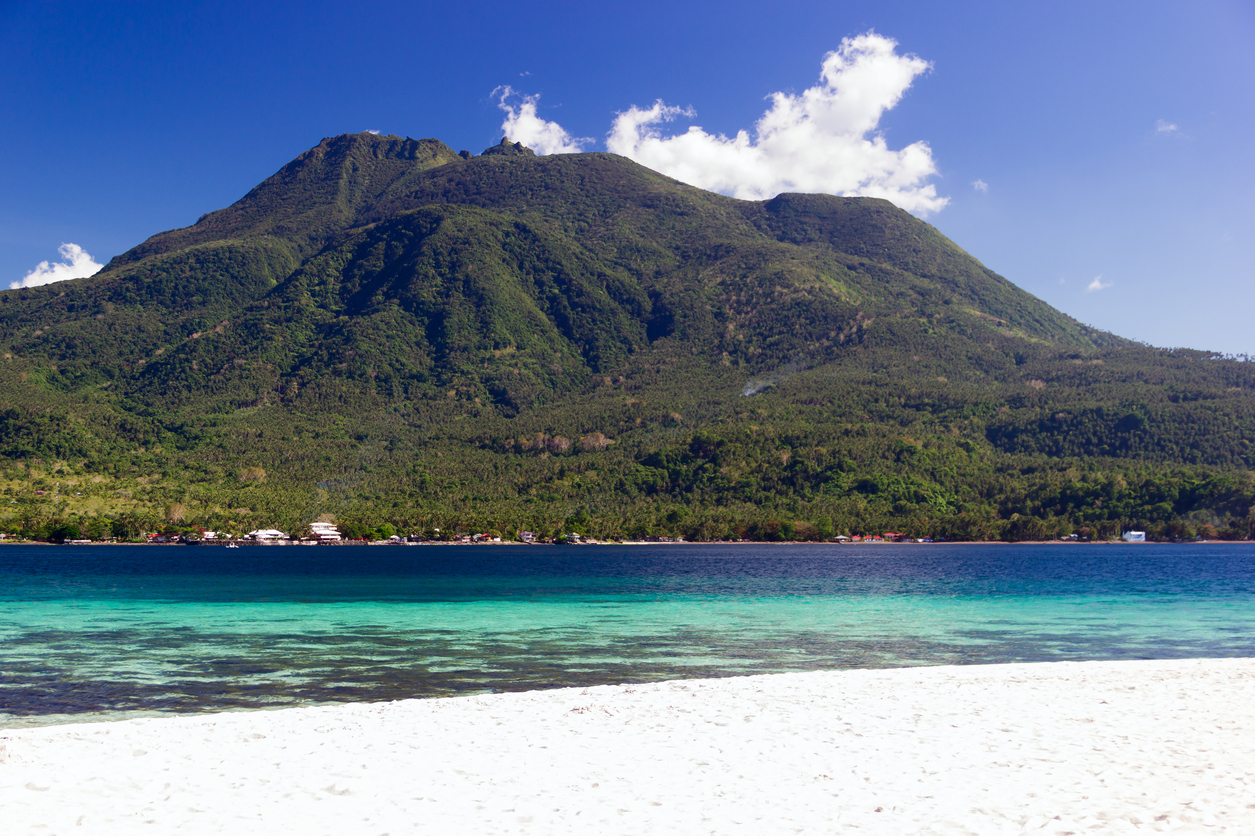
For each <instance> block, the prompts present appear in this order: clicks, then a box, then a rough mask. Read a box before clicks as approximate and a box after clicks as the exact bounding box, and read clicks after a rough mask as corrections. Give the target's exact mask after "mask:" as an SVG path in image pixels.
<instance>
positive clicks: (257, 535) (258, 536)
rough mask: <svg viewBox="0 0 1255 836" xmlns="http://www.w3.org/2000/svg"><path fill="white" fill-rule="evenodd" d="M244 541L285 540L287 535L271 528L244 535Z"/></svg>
mask: <svg viewBox="0 0 1255 836" xmlns="http://www.w3.org/2000/svg"><path fill="white" fill-rule="evenodd" d="M244 538H245V539H246V540H286V539H288V535H286V534H284V533H283V532H282V531H276V530H275V529H273V528H259V529H257V530H256V531H250V532H249V533H248V534H245V535H244Z"/></svg>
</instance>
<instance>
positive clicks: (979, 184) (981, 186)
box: [972, 179, 989, 192]
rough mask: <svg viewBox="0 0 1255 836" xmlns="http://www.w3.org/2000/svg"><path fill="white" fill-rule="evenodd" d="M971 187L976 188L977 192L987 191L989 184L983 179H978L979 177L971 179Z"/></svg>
mask: <svg viewBox="0 0 1255 836" xmlns="http://www.w3.org/2000/svg"><path fill="white" fill-rule="evenodd" d="M972 188H973V189H976V191H978V192H987V191H989V184H988V183H986V182H985V181H984V180H979V179H978V180H973V181H972Z"/></svg>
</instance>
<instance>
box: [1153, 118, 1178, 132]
mask: <svg viewBox="0 0 1255 836" xmlns="http://www.w3.org/2000/svg"><path fill="white" fill-rule="evenodd" d="M1178 130H1180V129H1179V128H1178V127H1177V126H1176V125H1175V124H1173V123H1172V122H1169V121H1167V120H1166V119H1160V120H1159V121H1158V122H1156V123H1155V131H1156V132H1157V133H1161V134H1170V133H1176V131H1178Z"/></svg>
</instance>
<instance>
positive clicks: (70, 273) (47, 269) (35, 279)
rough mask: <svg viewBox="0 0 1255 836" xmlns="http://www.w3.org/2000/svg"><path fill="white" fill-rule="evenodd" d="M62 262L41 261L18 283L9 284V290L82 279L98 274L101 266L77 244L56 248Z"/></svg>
mask: <svg viewBox="0 0 1255 836" xmlns="http://www.w3.org/2000/svg"><path fill="white" fill-rule="evenodd" d="M57 252H59V253H61V258H62V259H63V261H61V262H59V263H57V264H53V263H51V262H48V261H41V262H39V265H38V266H37V267H36V268H35V269H34V270H31V271H30V272H29V273H27V274H26V275H25V276H23V277H22V280H21V281H20V282H11V283H10V284H9V289H10V290H17V289H18V288H22V287H38V286H40V285H44V284H52V283H53V282H63V281H65V280H66V279H83V278H86V277H87V276H92V275H95V274H96V273H98V272H100V268H102V267H104V265H103V264H100V263H98V262H97V261H96V260H95V259H93V258H92V257H91V256H90V255H88V254H87V252H86V251H85V250H84V249H83V248H82V247H80V246H79V245H78V244H62V245H61V246H60V247H58V248H57Z"/></svg>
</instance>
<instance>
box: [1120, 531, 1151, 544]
mask: <svg viewBox="0 0 1255 836" xmlns="http://www.w3.org/2000/svg"><path fill="white" fill-rule="evenodd" d="M1123 539H1124V542H1126V543H1145V542H1146V532H1145V531H1126V532H1124V538H1123Z"/></svg>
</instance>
